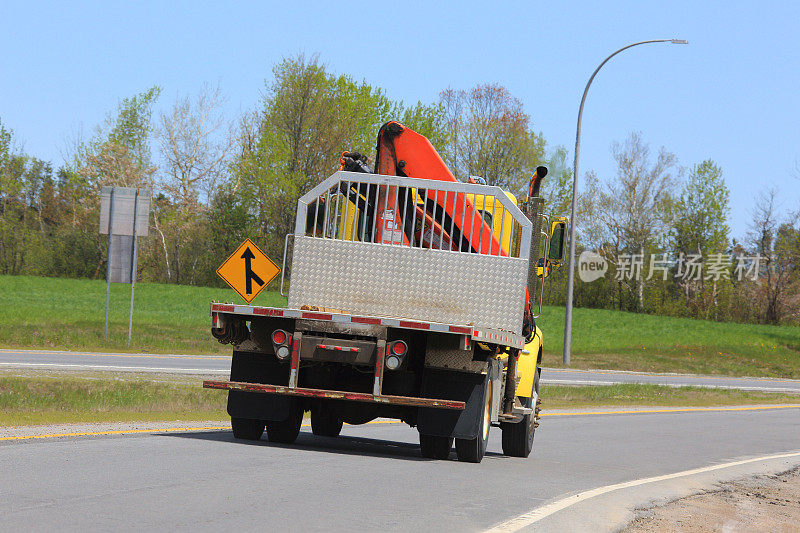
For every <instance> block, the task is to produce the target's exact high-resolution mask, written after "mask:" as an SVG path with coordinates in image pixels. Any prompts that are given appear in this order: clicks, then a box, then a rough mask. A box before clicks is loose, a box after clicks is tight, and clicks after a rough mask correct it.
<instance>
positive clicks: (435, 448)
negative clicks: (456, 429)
mask: <svg viewBox="0 0 800 533" xmlns="http://www.w3.org/2000/svg"><path fill="white" fill-rule="evenodd" d="M419 448H420V453H421V454H422V457H426V458H428V459H447V458H448V457H450V450H451V449H453V437H440V436H438V435H423V434H422V433H420V434H419Z"/></svg>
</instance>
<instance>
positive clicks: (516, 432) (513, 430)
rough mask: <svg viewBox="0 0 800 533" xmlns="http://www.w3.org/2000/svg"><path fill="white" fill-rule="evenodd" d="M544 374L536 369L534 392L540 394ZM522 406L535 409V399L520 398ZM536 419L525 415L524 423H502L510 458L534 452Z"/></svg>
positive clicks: (504, 441)
mask: <svg viewBox="0 0 800 533" xmlns="http://www.w3.org/2000/svg"><path fill="white" fill-rule="evenodd" d="M541 374H542V369H541V368H537V369H536V376H535V377H534V378H533V390H535V391H536V393H537V394H538V393H539V376H541ZM520 400H521V402H522V405H523V406H525V407H535V406H534V405H532V404H533V397H531V398H522V397H520ZM535 422H536V417H535V416H534V415H533V414H530V415H525V416H524V417H523V418H522V421H520V422H517V423H516V424H511V423H509V422H502V423H501V424H500V429H501V430H502V432H503V453H504V454H506V455H508V456H510V457H528V456H529V455H530V454H531V450H533V435H534V431H536V428H535V427H534V423H535Z"/></svg>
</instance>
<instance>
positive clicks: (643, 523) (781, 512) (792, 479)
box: [622, 467, 800, 533]
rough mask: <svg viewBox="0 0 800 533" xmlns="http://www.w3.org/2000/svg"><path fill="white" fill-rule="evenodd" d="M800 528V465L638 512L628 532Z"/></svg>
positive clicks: (788, 529)
mask: <svg viewBox="0 0 800 533" xmlns="http://www.w3.org/2000/svg"><path fill="white" fill-rule="evenodd" d="M798 524H800V467H796V468H793V469H792V470H789V471H786V472H783V473H779V474H775V475H758V476H752V477H747V478H742V479H738V480H734V481H728V482H723V483H718V484H717V485H716V486H715V487H714V488H713V489H709V490H707V491H703V492H701V493H699V494H694V495H691V496H687V497H685V498H680V499H677V500H673V501H671V502H669V503H667V504H665V505H660V506H656V507H650V508H645V509H637V510H636V518H635V519H634V520H633V521H632V522H630V523H629V524H628V525H627V526H626V527H625V528H623V529H622V531H624V532H626V533H638V532H645V531H663V532H685V533H701V532H707V531H708V532H710V531H774V532H784V531H785V532H790V531H791V532H795V531H797V530H798Z"/></svg>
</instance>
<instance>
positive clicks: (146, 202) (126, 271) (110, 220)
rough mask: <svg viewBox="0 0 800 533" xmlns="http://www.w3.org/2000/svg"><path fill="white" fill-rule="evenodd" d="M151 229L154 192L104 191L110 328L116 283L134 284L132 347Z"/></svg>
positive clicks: (130, 327) (102, 227) (130, 323)
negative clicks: (141, 263) (143, 253)
mask: <svg viewBox="0 0 800 533" xmlns="http://www.w3.org/2000/svg"><path fill="white" fill-rule="evenodd" d="M149 228H150V191H146V190H143V189H137V188H133V187H103V188H102V189H101V191H100V233H101V234H108V265H107V268H106V325H105V335H106V339H108V312H109V307H110V287H111V284H112V283H130V284H131V305H130V313H129V316H128V346H130V344H131V332H132V331H133V296H134V290H135V288H136V265H137V259H138V254H139V237H146V236H147V235H148V232H149Z"/></svg>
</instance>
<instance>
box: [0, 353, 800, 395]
mask: <svg viewBox="0 0 800 533" xmlns="http://www.w3.org/2000/svg"><path fill="white" fill-rule="evenodd" d="M2 368H48V369H71V370H114V371H137V372H171V373H183V374H217V373H219V374H226V373H228V372H229V371H230V357H228V356H223V355H218V356H213V355H158V354H124V353H115V354H101V353H90V352H64V351H38V350H14V349H0V369H2ZM542 383H544V384H552V385H610V384H613V383H653V384H657V385H670V386H676V387H678V386H683V385H694V386H696V387H713V388H734V389H744V390H759V391H772V392H797V393H800V380H792V379H779V378H733V377H726V376H694V375H686V374H651V373H646V372H626V371H615V370H572V369H562V368H544V369H543V370H542Z"/></svg>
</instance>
